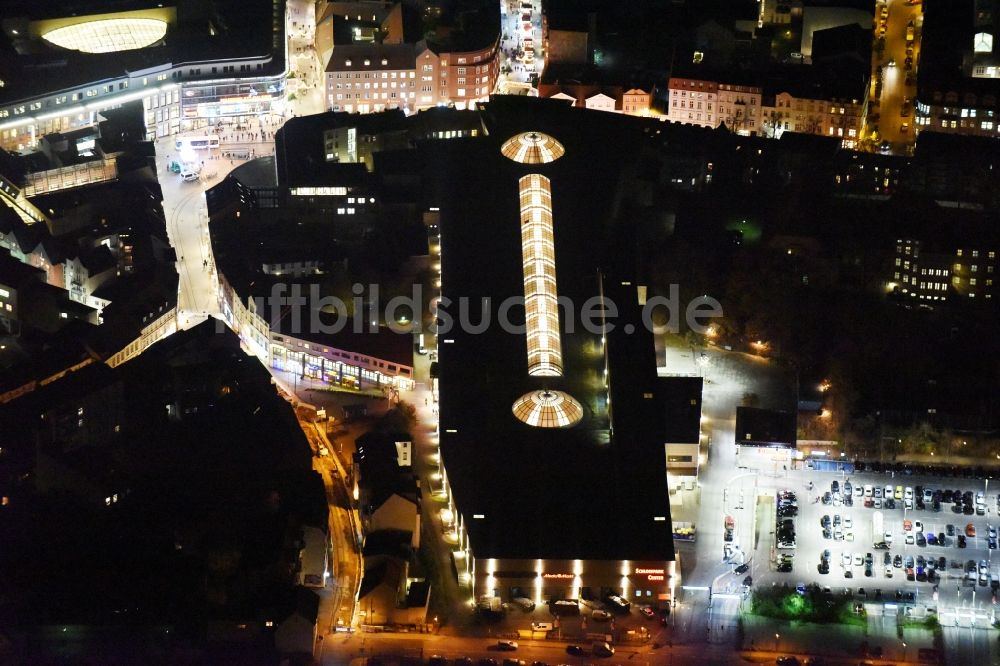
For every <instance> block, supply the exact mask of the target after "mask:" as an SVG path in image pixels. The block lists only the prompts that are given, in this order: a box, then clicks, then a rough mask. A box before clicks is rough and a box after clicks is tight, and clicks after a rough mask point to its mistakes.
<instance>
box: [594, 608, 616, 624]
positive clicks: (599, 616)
mask: <svg viewBox="0 0 1000 666" xmlns="http://www.w3.org/2000/svg"><path fill="white" fill-rule="evenodd" d="M590 618H591V619H592V620H594V621H595V622H607V621H608V620H610V619H611V613H609V612H608V611H606V610H603V609H600V608H598V609H597V610H595V611H594V612H593V613H591V614H590Z"/></svg>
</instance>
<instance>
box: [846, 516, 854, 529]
mask: <svg viewBox="0 0 1000 666" xmlns="http://www.w3.org/2000/svg"><path fill="white" fill-rule="evenodd" d="M852 527H854V521H853V520H851V517H850V516H844V529H846V530H849V529H851V528H852Z"/></svg>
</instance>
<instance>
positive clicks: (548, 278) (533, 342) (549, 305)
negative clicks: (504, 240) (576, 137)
mask: <svg viewBox="0 0 1000 666" xmlns="http://www.w3.org/2000/svg"><path fill="white" fill-rule="evenodd" d="M518 186H519V189H520V199H521V254H522V261H523V270H524V314H525V324H526V330H527V338H528V374H529V375H544V376H549V377H559V376H561V375H562V345H561V344H560V341H559V307H558V294H557V291H556V248H555V238H554V237H553V233H552V190H551V188H550V187H549V179H548V178H546V177H545V176H542V175H540V174H537V173H532V174H529V175H527V176H524V177H523V178H521V179H520V181H518Z"/></svg>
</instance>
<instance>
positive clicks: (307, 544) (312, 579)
mask: <svg viewBox="0 0 1000 666" xmlns="http://www.w3.org/2000/svg"><path fill="white" fill-rule="evenodd" d="M299 558H300V562H301V569H300V571H299V583H300V584H301V585H304V586H306V587H326V579H327V577H328V576H329V572H328V570H327V567H328V566H329V561H330V538H329V537H328V536H327V534H326V532H325V531H324V530H322V529H320V528H318V527H312V526H310V525H306V526H305V527H303V528H302V550H301V551H300V553H299Z"/></svg>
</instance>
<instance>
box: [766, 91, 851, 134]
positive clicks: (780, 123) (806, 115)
mask: <svg viewBox="0 0 1000 666" xmlns="http://www.w3.org/2000/svg"><path fill="white" fill-rule="evenodd" d="M863 111H864V103H863V100H859V99H852V100H847V99H837V98H831V99H826V98H825V97H817V98H811V97H804V96H797V95H795V94H793V93H791V92H786V91H783V92H779V93H777V94H776V95H774V98H773V101H772V100H771V99H770V97H766V98H765V104H764V107H763V110H762V116H761V126H760V130H761V131H760V133H761V134H762V135H763V136H767V137H773V138H780V137H781V135H782V134H783V133H784V132H799V133H803V134H816V135H820V136H828V137H836V138H839V139H841V140H842V141H843V146H844V147H845V148H854V147H855V146H856V145H857V142H858V140H859V139H860V137H861V126H862V123H863V122H864V116H863Z"/></svg>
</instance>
